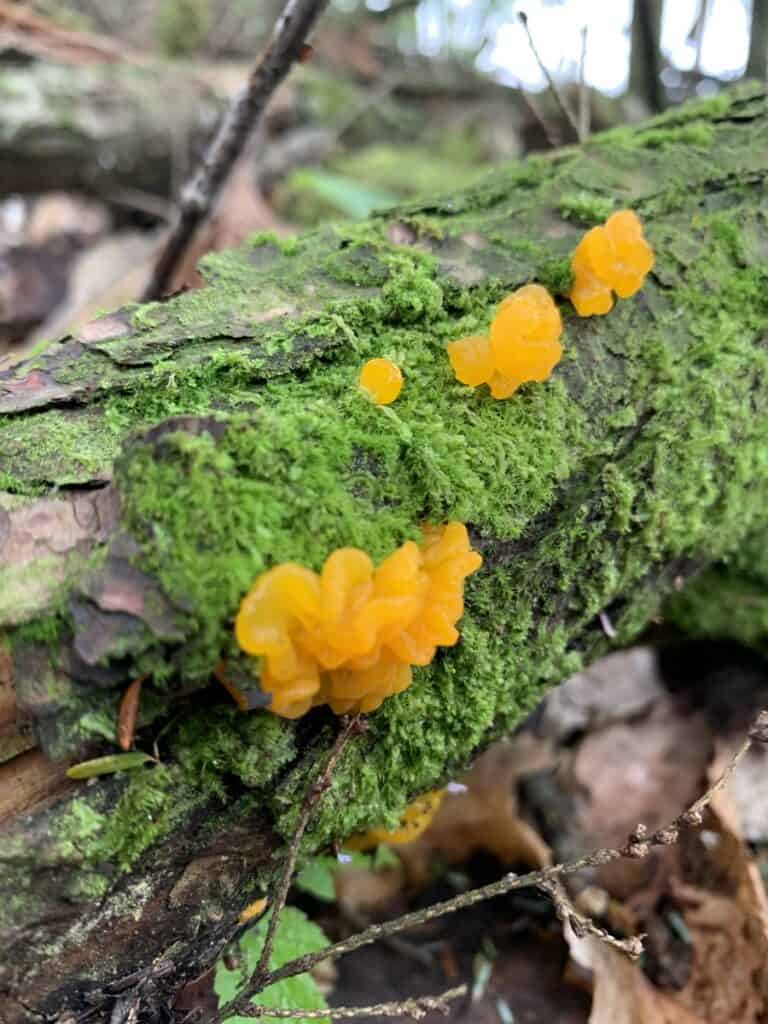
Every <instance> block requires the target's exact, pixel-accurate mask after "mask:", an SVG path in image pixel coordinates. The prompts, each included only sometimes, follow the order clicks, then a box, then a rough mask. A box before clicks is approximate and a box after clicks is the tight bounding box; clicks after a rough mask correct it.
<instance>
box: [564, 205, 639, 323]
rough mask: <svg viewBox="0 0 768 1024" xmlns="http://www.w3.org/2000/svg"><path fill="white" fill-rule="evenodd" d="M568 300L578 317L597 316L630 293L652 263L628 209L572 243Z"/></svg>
mask: <svg viewBox="0 0 768 1024" xmlns="http://www.w3.org/2000/svg"><path fill="white" fill-rule="evenodd" d="M571 266H572V268H573V288H572V289H571V294H570V296H569V297H570V300H571V302H572V303H573V305H574V308H575V310H576V312H577V313H578V314H579V316H598V315H602V314H603V313H608V312H609V311H610V309H611V307H612V306H613V295H612V292H616V294H617V295H618V296H619V298H620V299H627V298H629V296H630V295H634V294H635V292H636V291H639V289H640V288H641V287H642V285H643V280H644V278H645V275H646V274H647V273H648V271H649V270H650V269H651V267H652V266H653V249H651V247H650V245H649V244H648V243H647V242H646V240H645V239H644V238H643V226H642V224H641V223H640V219H639V217H638V216H637V214H635V213H633V212H632V210H619V211H618V213H614V214H612V215H611V216H610V217H609V218H608V220H607V221H606V222H605V224H603V225H601V226H599V227H595V228H592V229H591V230H590V231H588V232H587V233H586V235H584V237H583V238H582V240H581V241H580V242H579V244H578V245H577V246H576V251H575V252H574V254H573V260H572V261H571Z"/></svg>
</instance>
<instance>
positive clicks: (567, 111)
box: [517, 11, 581, 141]
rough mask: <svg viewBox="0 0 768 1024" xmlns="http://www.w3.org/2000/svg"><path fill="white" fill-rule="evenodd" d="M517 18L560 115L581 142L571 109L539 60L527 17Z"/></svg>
mask: <svg viewBox="0 0 768 1024" xmlns="http://www.w3.org/2000/svg"><path fill="white" fill-rule="evenodd" d="M517 16H518V18H519V19H520V22H521V24H522V26H523V28H524V29H525V34H526V35H527V36H528V45H529V46H530V47H531V52H532V53H533V56H534V57H535V58H536V62H537V63H538V65H539V67H540V68H541V73H542V74H543V75H544V77H545V78H546V80H547V85H548V86H549V88H550V91H551V93H552V95H553V96H554V98H555V102H556V103H557V105H558V107H559V108H560V112H561V113H562V115H563V117H564V118H565V120H566V122H567V123H568V124H569V125H570V126H571V128H572V130H573V134H574V137H575V138H577V139H579V141H581V139H580V136H579V124H578V121H577V120H576V118H575V117H574V115H573V111H572V110H571V108H570V107H569V106H568V104H567V103H566V102H565V97H564V96H563V94H562V92H561V91H560V89H559V88H558V86H557V82H555V80H554V78H553V77H552V75H551V73H550V70H549V68H548V67H547V65H546V64H545V63H544V61H543V60H542V59H541V55H540V54H539V51H538V50H537V49H536V43H535V42H534V39H533V35H532V33H531V29H530V26H529V25H528V15H527V14H526V13H525V12H524V11H520V12H519V14H518V15H517Z"/></svg>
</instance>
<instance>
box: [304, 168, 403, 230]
mask: <svg viewBox="0 0 768 1024" xmlns="http://www.w3.org/2000/svg"><path fill="white" fill-rule="evenodd" d="M290 183H291V185H292V186H293V187H294V188H298V189H303V190H304V191H306V192H313V193H314V194H315V195H316V196H319V197H320V199H323V200H325V202H326V203H329V204H330V205H331V206H335V207H336V209H337V210H339V211H340V212H341V213H343V214H345V215H346V216H347V217H355V218H362V217H367V216H368V215H369V214H370V213H372V212H373V210H376V209H386V208H387V207H388V206H394V205H395V203H396V202H397V196H394V195H392V193H391V192H385V191H383V190H382V189H377V188H368V186H366V185H361V184H360V183H359V182H357V181H355V180H354V179H353V178H345V177H343V176H342V175H341V174H331V173H330V172H329V171H321V170H316V169H315V168H304V169H303V170H301V171H294V173H293V174H292V175H291V179H290Z"/></svg>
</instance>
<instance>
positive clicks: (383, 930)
mask: <svg viewBox="0 0 768 1024" xmlns="http://www.w3.org/2000/svg"><path fill="white" fill-rule="evenodd" d="M753 743H768V711H761V712H760V714H759V715H758V716H757V717H756V718H755V720H754V722H753V723H752V725H751V726H750V729H749V733H748V736H747V738H746V739H745V740H744V742H743V743H742V745H741V746H740V747H739V749H738V750H737V751H736V753H735V754H734V755H733V757H732V758H731V760H730V761H729V762H728V764H727V765H726V767H725V769H724V771H723V773H722V774H721V775H720V776H719V777H718V778H717V779H716V780H715V781H714V782H713V783H712V785H711V786H710V787H709V789H708V790H707V791H706V793H704V795H703V796H701V797H699V799H698V800H696V801H695V802H694V803H693V804H691V805H690V807H688V808H687V809H686V810H685V811H683V813H682V814H680V815H678V817H677V818H675V819H674V821H672V822H671V823H670V824H669V825H666V826H664V827H662V828H659V829H657V830H656V831H655V832H653V833H650V834H649V832H648V829H647V828H646V827H645V825H638V826H637V827H636V828H635V829H634V830H633V832H632V833H631V835H630V836H629V837H628V839H627V842H626V843H625V845H624V846H623V847H616V848H607V849H602V850H594V851H593V852H592V853H588V854H585V855H584V856H583V857H579V858H578V860H574V861H570V862H568V863H564V864H554V865H552V866H551V867H548V868H543V869H541V870H539V871H530V872H528V874H526V875H516V874H513V873H511V874H508V875H505V876H504V877H503V878H500V879H499V880H498V881H497V882H491V883H490V884H489V885H484V886H481V887H480V888H478V889H470V890H469V891H468V892H465V893H461V894H460V895H459V896H454V897H453V898H452V899H449V900H444V901H443V902H442V903H434V904H432V906H430V907H425V908H424V909H423V910H416V911H414V912H413V913H410V914H404V915H403V916H402V917H398V918H395V919H394V920H392V921H385V922H384V923H382V924H374V925H371V926H370V927H369V928H366V929H364V931H362V932H358V933H357V935H350V936H349V938H347V939H342V940H341V941H340V942H335V943H333V945H331V946H326V947H325V948H324V949H322V950H319V951H318V952H316V953H307V954H306V955H305V956H301V957H298V958H297V959H296V960H291V961H289V962H288V963H287V964H283V966H282V967H278V968H277V969H276V970H274V971H270V972H269V973H268V974H266V975H262V976H261V977H259V978H258V980H256V979H255V978H252V979H251V980H250V982H249V983H248V985H247V986H246V988H245V989H244V990H243V992H241V994H240V995H239V996H238V997H237V998H236V999H235V1000H234V1001H233V1002H231V1003H229V1004H228V1005H227V1006H225V1007H223V1009H222V1011H221V1015H220V1016H219V1017H217V1018H216V1021H218V1020H221V1019H223V1017H226V1016H230V1015H232V1014H235V1013H242V1012H244V1011H245V1008H246V1007H247V1005H248V1000H249V999H250V998H251V997H252V996H254V995H256V994H257V993H258V992H260V991H262V990H263V989H264V988H266V987H267V986H268V985H273V984H274V983H275V982H276V981H282V980H283V978H291V977H294V976H295V975H297V974H303V973H304V972H305V971H308V970H311V969H312V968H313V967H314V966H315V964H318V963H320V961H321V960H335V959H336V958H337V957H340V956H343V955H344V954H345V953H351V952H352V951H353V950H355V949H359V948H360V947H361V946H366V945H368V944H369V943H371V942H376V940H377V939H383V938H385V937H387V936H390V935H396V934H398V933H399V932H402V931H406V930H407V929H408V928H414V927H416V926H417V925H422V924H426V923H427V922H428V921H432V920H434V919H435V918H437V917H444V916H445V915H446V914H453V913H455V912H456V911H457V910H463V909H464V908H465V907H471V906H473V905H474V904H475V903H481V902H482V901H484V900H488V899H492V898H493V897H494V896H501V895H503V894H504V893H508V892H511V891H512V890H514V889H523V888H540V889H546V888H547V887H548V886H551V885H552V883H553V882H556V881H558V880H559V879H560V878H562V877H565V876H567V875H574V874H576V873H577V872H579V871H582V870H584V869H585V868H594V867H600V866H602V865H604V864H610V863H611V862H612V861H615V860H621V859H622V858H625V857H629V858H632V859H634V860H641V859H643V858H644V857H647V856H648V855H649V854H650V852H651V850H652V849H653V847H654V846H670V845H672V844H674V843H676V842H677V841H678V839H679V837H680V831H681V829H682V828H684V827H696V826H698V825H701V823H702V821H703V820H704V813H703V812H704V810H705V809H706V808H707V806H708V805H709V804H710V802H711V801H712V799H713V798H714V796H715V794H716V793H718V792H719V791H720V790H721V789H722V788H723V786H725V785H726V783H727V782H728V780H729V779H730V777H731V775H732V774H733V772H734V771H735V769H736V766H737V765H738V763H739V762H740V761H741V759H742V758H743V757H744V755H745V754H746V753H747V751H748V750H749V749H750V747H751V746H752V744H753ZM598 931H599V930H598ZM626 951H627V950H625V952H626Z"/></svg>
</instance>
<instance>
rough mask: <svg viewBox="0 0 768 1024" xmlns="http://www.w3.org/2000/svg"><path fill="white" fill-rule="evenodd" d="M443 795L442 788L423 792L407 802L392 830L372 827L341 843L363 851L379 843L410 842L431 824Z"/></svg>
mask: <svg viewBox="0 0 768 1024" xmlns="http://www.w3.org/2000/svg"><path fill="white" fill-rule="evenodd" d="M444 796H445V790H444V789H433V790H431V791H430V792H429V793H423V794H422V795H421V796H420V797H418V798H417V799H416V800H414V801H413V803H410V804H408V806H407V807H406V809H405V811H404V812H403V816H402V818H401V819H400V824H399V825H398V827H397V828H395V829H392V830H389V829H386V828H373V829H371V831H370V832H365V833H363V834H362V835H357V836H350V838H349V839H347V840H345V842H344V844H343V846H344V849H345V850H353V851H355V852H360V853H363V852H365V851H366V850H372V849H374V848H375V847H377V846H379V845H380V844H381V843H389V844H391V845H393V846H399V845H402V844H403V843H412V842H413V841H414V839H418V838H419V836H421V835H422V834H423V833H424V832H426V830H427V829H428V828H429V826H430V825H431V824H432V819H433V818H434V816H435V815H436V814H437V811H438V809H439V807H440V804H441V803H442V802H443V797H444Z"/></svg>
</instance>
